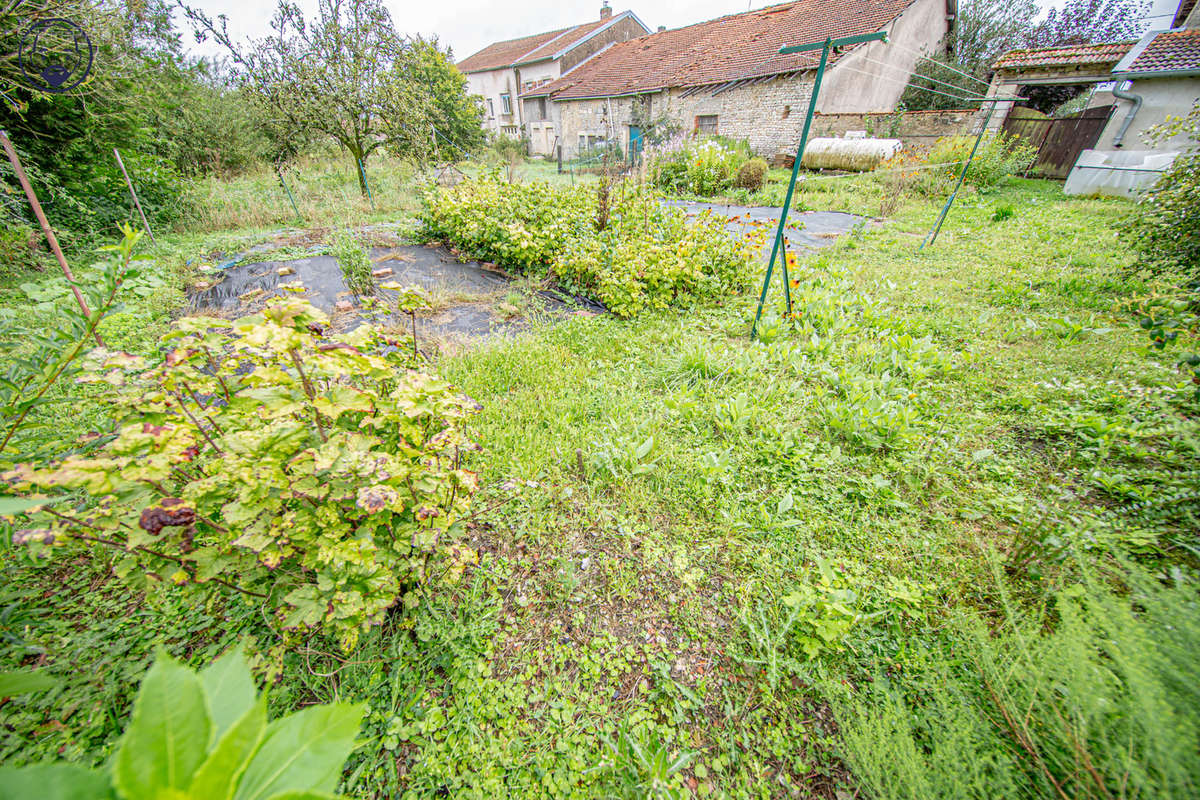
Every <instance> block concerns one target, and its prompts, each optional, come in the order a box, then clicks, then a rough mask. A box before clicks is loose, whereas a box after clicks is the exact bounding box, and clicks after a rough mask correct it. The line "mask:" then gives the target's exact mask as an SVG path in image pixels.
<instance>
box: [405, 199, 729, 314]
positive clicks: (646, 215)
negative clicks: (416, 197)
mask: <svg viewBox="0 0 1200 800" xmlns="http://www.w3.org/2000/svg"><path fill="white" fill-rule="evenodd" d="M608 202H609V205H608V206H607V213H606V214H598V213H597V212H598V208H599V201H598V199H597V193H596V191H595V190H594V189H591V188H587V187H569V188H555V187H551V186H548V185H547V184H544V183H533V184H510V183H505V182H503V181H500V180H497V179H496V178H495V177H484V178H480V179H478V180H470V181H463V182H462V183H460V184H459V185H458V186H455V187H453V188H451V189H432V190H430V191H429V192H428V193H426V195H425V196H424V198H423V210H422V212H421V223H422V229H423V235H424V237H425V238H426V239H427V240H441V241H444V242H447V243H449V244H453V245H454V246H455V247H457V248H459V249H460V250H462V251H463V252H464V253H467V254H469V255H471V256H473V257H475V258H481V259H485V260H489V261H496V262H498V263H500V264H502V265H504V266H506V267H511V268H516V269H519V270H521V271H524V272H539V271H543V270H544V271H546V272H548V273H552V274H553V275H554V276H555V277H557V278H558V280H559V282H560V283H561V284H562V285H563V287H564V288H566V289H568V290H569V291H572V292H576V293H579V294H583V295H586V296H588V297H592V298H594V299H596V300H599V301H600V302H601V303H604V305H605V306H607V307H608V309H609V310H610V311H612V312H613V313H614V314H617V315H618V316H622V317H628V316H631V315H633V314H637V313H639V312H641V311H643V310H645V309H648V308H666V307H667V306H670V305H674V304H678V303H681V302H685V301H687V300H689V299H690V298H694V297H722V296H724V295H727V294H729V293H732V292H737V291H741V290H742V289H743V288H744V287H745V285H746V281H747V278H748V275H749V272H750V270H749V269H748V264H749V261H750V258H751V253H750V251H749V250H747V249H746V248H745V247H743V245H742V244H741V243H740V242H738V241H736V240H735V239H734V238H733V237H732V236H730V235H729V234H727V233H726V232H725V230H724V229H723V228H724V223H723V220H720V219H717V218H714V217H711V216H709V215H702V216H701V217H699V218H693V219H688V218H687V217H686V216H685V214H684V213H683V211H681V210H680V209H677V208H672V207H670V206H667V205H665V204H663V203H662V202H661V198H660V197H659V196H658V195H656V194H654V193H652V192H650V191H647V190H646V189H644V188H643V187H634V188H629V187H628V186H627V185H622V186H618V187H617V188H616V189H614V190H612V192H611V197H610V199H609V200H608ZM601 219H603V222H602V223H601V222H600V221H599V220H601Z"/></svg>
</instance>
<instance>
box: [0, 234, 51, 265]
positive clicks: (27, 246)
mask: <svg viewBox="0 0 1200 800" xmlns="http://www.w3.org/2000/svg"><path fill="white" fill-rule="evenodd" d="M40 240H41V234H39V233H37V232H36V231H34V229H33V228H32V227H30V226H28V225H24V224H16V225H9V224H5V225H3V226H2V227H0V275H4V276H15V275H20V274H21V273H22V272H33V271H40V270H41V269H43V266H44V265H43V262H42V259H41V258H40V257H39V254H40V248H39V247H38V244H39V242H40Z"/></svg>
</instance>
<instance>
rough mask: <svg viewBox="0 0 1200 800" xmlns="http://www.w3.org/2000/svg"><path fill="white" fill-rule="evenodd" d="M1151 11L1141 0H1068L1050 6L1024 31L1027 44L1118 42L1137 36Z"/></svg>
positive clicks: (1055, 44) (1036, 45) (1040, 45)
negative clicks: (1064, 3)
mask: <svg viewBox="0 0 1200 800" xmlns="http://www.w3.org/2000/svg"><path fill="white" fill-rule="evenodd" d="M1149 11H1150V4H1149V3H1148V2H1145V1H1144V0H1067V3H1066V5H1064V6H1063V7H1062V8H1052V9H1050V12H1049V13H1048V14H1047V15H1046V18H1045V19H1044V20H1042V21H1041V22H1039V23H1038V24H1037V25H1034V26H1033V27H1032V28H1031V29H1030V30H1029V33H1028V34H1027V35H1026V42H1025V46H1026V47H1057V46H1059V45H1066V44H1092V43H1094V42H1120V41H1126V40H1129V39H1136V38H1138V37H1139V36H1140V35H1141V34H1142V30H1143V28H1144V27H1145V25H1144V24H1143V20H1144V19H1145V17H1146V14H1147V13H1149Z"/></svg>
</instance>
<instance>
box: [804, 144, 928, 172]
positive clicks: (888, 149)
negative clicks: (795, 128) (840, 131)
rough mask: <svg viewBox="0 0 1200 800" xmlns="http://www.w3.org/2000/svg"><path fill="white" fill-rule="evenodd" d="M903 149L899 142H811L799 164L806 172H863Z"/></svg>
mask: <svg viewBox="0 0 1200 800" xmlns="http://www.w3.org/2000/svg"><path fill="white" fill-rule="evenodd" d="M903 147H904V143H903V142H901V141H900V140H899V139H826V138H819V139H812V140H810V141H809V143H808V145H807V146H806V147H805V148H804V160H803V161H801V162H800V163H801V165H802V166H805V167H808V168H809V169H844V170H850V171H853V172H867V171H868V170H872V169H875V167H877V166H879V163H880V162H881V161H886V160H887V159H889V158H891V157H892V156H894V155H896V153H899V152H900V150H901V148H903Z"/></svg>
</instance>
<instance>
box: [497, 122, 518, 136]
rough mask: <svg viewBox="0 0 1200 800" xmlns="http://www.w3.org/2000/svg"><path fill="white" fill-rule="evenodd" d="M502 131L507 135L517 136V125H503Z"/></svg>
mask: <svg viewBox="0 0 1200 800" xmlns="http://www.w3.org/2000/svg"><path fill="white" fill-rule="evenodd" d="M500 132H501V133H503V134H504V135H505V136H516V135H517V126H516V125H501V126H500Z"/></svg>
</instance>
